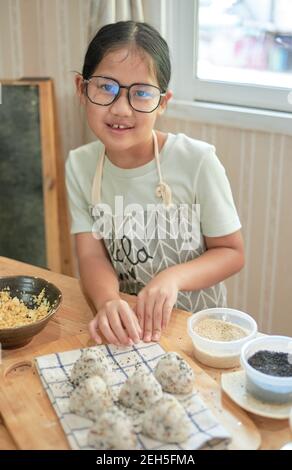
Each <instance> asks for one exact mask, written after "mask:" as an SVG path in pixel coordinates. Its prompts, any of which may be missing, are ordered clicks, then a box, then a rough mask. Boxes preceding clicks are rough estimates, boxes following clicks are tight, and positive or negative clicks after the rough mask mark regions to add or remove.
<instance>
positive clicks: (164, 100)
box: [158, 90, 173, 115]
mask: <svg viewBox="0 0 292 470" xmlns="http://www.w3.org/2000/svg"><path fill="white" fill-rule="evenodd" d="M172 97H173V92H172V90H167V92H166V94H165V96H163V97H162V100H161V103H160V106H159V112H158V113H159V115H160V114H163V113H164V111H165V110H166V107H167V103H168V102H169V100H171V99H172Z"/></svg>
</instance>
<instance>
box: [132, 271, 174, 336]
mask: <svg viewBox="0 0 292 470" xmlns="http://www.w3.org/2000/svg"><path fill="white" fill-rule="evenodd" d="M177 294H178V286H177V282H176V279H175V277H174V276H173V274H172V273H170V272H167V270H165V271H162V272H161V273H159V274H157V276H155V278H154V279H152V280H151V281H150V282H149V283H148V284H147V286H145V287H144V288H143V289H142V290H141V291H140V292H139V294H138V296H137V305H136V313H137V317H138V319H139V323H140V326H141V328H142V330H143V340H144V341H146V342H147V341H151V340H152V341H159V339H160V336H161V331H162V330H164V329H165V328H166V327H167V325H168V323H169V320H170V315H171V311H172V309H173V306H174V304H175V302H176V300H177Z"/></svg>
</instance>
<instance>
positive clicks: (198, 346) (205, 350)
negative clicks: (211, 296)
mask: <svg viewBox="0 0 292 470" xmlns="http://www.w3.org/2000/svg"><path fill="white" fill-rule="evenodd" d="M206 318H215V319H217V320H224V321H226V322H229V323H233V324H234V325H237V326H240V327H241V328H243V329H244V330H245V331H246V332H247V335H246V336H244V337H243V338H241V339H238V340H234V341H213V340H210V339H208V338H204V337H203V336H200V335H198V334H197V333H196V332H195V331H194V328H195V326H196V325H197V324H198V323H199V322H200V321H202V320H204V319H206ZM188 334H189V336H190V337H191V339H192V342H193V346H194V355H195V357H196V358H197V359H198V360H199V361H200V362H202V363H203V364H205V365H207V366H210V367H216V368H220V369H222V368H223V369H224V368H230V367H237V366H239V364H240V351H241V348H242V346H243V345H244V344H245V343H246V342H247V341H249V340H250V339H252V338H253V337H255V335H256V334H257V324H256V321H255V320H254V319H253V318H252V317H251V316H250V315H248V314H247V313H244V312H241V311H240V310H235V309H232V308H209V309H207V310H201V311H200V312H197V313H194V314H193V315H192V316H191V317H190V318H189V319H188Z"/></svg>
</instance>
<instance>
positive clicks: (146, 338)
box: [144, 333, 151, 343]
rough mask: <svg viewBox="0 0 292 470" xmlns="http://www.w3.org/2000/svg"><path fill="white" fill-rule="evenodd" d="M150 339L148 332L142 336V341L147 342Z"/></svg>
mask: <svg viewBox="0 0 292 470" xmlns="http://www.w3.org/2000/svg"><path fill="white" fill-rule="evenodd" d="M150 340H151V335H150V334H149V333H147V334H146V335H145V336H144V341H145V342H146V343H147V342H148V341H150Z"/></svg>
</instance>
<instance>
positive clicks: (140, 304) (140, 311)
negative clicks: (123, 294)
mask: <svg viewBox="0 0 292 470" xmlns="http://www.w3.org/2000/svg"><path fill="white" fill-rule="evenodd" d="M136 315H137V318H138V322H139V325H140V328H141V330H142V334H143V329H144V298H143V297H139V295H138V296H137V304H136Z"/></svg>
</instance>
